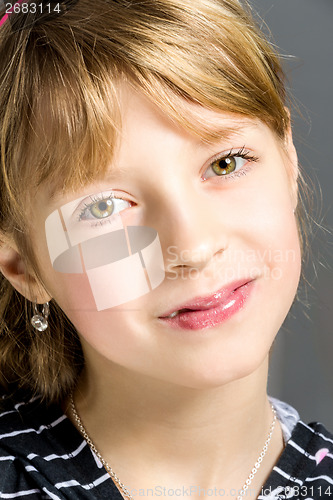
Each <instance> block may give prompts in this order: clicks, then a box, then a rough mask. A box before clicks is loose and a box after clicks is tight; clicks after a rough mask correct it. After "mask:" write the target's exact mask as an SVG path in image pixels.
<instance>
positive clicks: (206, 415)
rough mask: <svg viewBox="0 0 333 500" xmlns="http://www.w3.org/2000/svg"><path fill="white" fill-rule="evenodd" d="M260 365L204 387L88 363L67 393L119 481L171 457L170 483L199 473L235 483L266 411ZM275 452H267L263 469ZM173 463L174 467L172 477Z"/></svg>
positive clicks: (157, 470)
mask: <svg viewBox="0 0 333 500" xmlns="http://www.w3.org/2000/svg"><path fill="white" fill-rule="evenodd" d="M267 367H268V360H267V359H266V360H265V362H264V363H263V364H262V365H261V366H260V367H259V368H258V369H257V370H256V371H255V372H254V373H252V374H251V375H250V376H247V377H244V378H242V379H240V380H237V381H234V382H232V383H229V384H226V385H224V386H221V387H214V388H209V389H193V388H188V387H182V386H181V385H179V386H175V385H173V384H170V383H166V382H161V381H159V380H153V379H151V378H148V377H145V376H139V375H138V374H137V373H135V374H134V373H132V372H129V371H128V370H125V369H123V368H122V367H120V366H119V365H117V366H112V376H111V370H110V376H108V373H109V372H108V371H107V370H105V371H103V370H101V369H100V366H99V368H98V370H96V372H95V371H94V370H93V367H90V370H86V371H85V372H84V373H83V375H82V377H81V380H80V383H79V386H78V388H77V390H76V392H75V394H74V398H75V402H76V406H77V409H78V412H79V414H80V416H81V417H82V420H83V423H84V425H85V427H86V430H87V431H88V434H89V435H90V437H91V438H92V440H93V441H94V443H95V444H96V446H97V448H98V449H99V451H100V453H101V454H102V456H103V458H105V459H106V461H107V462H109V463H110V464H111V466H113V465H112V464H115V465H114V468H115V470H116V472H117V473H118V474H119V476H120V477H121V479H122V481H123V482H124V483H125V484H132V485H133V484H136V483H137V481H138V477H139V478H141V480H143V477H144V476H145V470H146V468H149V472H150V474H153V476H152V477H154V478H161V477H163V471H164V470H165V466H166V465H167V464H169V467H170V464H172V467H171V472H170V474H169V475H168V478H167V479H165V481H171V483H172V484H174V483H175V482H177V481H178V482H179V480H180V477H182V478H183V482H184V478H188V482H190V481H192V482H193V480H194V478H201V484H205V485H207V487H209V486H208V485H211V484H214V483H216V481H219V482H221V481H223V478H225V481H228V480H229V482H230V481H231V482H232V480H234V481H237V480H238V482H237V484H236V485H235V487H237V488H240V487H242V485H243V483H242V484H239V481H240V479H239V477H242V478H244V480H245V479H246V477H247V476H248V474H249V472H250V471H251V469H252V467H253V465H254V463H255V462H256V460H257V458H258V454H259V453H260V451H261V449H262V446H263V444H264V442H265V440H266V438H267V435H268V431H269V428H270V425H271V422H272V418H273V414H272V411H271V408H270V405H269V403H268V400H267V394H266V381H267ZM101 372H102V373H103V377H100V376H99V375H98V374H100V373H101ZM281 441H282V439H281V436H280V437H279V453H280V452H281ZM276 458H277V457H276V456H275V458H274V457H271V460H267V464H270V467H269V469H270V468H271V465H272V464H273V465H274V463H275V459H276ZM271 462H272V464H271ZM138 464H145V465H144V466H139V465H138ZM174 471H181V472H179V476H178V478H177V472H176V473H174ZM235 471H236V473H235ZM240 471H242V472H240ZM243 471H244V472H243ZM246 471H247V472H246ZM230 478H231V479H230ZM150 480H151V479H150ZM148 482H149V481H148ZM157 482H161V481H157ZM196 484H198V479H197V480H196Z"/></svg>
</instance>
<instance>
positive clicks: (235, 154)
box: [204, 146, 259, 181]
mask: <svg viewBox="0 0 333 500" xmlns="http://www.w3.org/2000/svg"><path fill="white" fill-rule="evenodd" d="M227 158H243V159H244V160H248V162H249V163H250V164H251V163H255V162H257V161H259V158H258V156H255V155H253V154H251V153H250V152H249V151H247V150H246V148H245V146H243V147H242V148H241V149H239V151H237V152H236V151H235V150H233V149H230V151H229V152H228V153H227V154H222V155H221V154H219V155H216V156H215V157H213V159H212V160H211V161H210V164H209V166H208V168H209V167H211V166H212V164H213V163H215V162H216V161H219V160H226V159H227ZM251 167H252V165H247V166H245V167H242V168H241V169H240V170H237V171H236V172H232V173H231V174H226V175H220V176H219V175H217V174H215V176H212V177H215V178H218V179H220V178H223V181H231V180H235V179H237V178H239V177H242V176H244V175H246V174H247V173H248V172H249V171H250V169H251ZM208 168H207V169H206V170H208ZM212 177H209V178H212ZM204 180H207V179H204Z"/></svg>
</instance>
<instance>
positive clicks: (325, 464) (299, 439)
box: [288, 420, 333, 493]
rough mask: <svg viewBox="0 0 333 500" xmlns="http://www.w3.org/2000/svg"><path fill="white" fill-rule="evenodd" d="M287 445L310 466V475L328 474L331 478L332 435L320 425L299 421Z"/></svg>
mask: <svg viewBox="0 0 333 500" xmlns="http://www.w3.org/2000/svg"><path fill="white" fill-rule="evenodd" d="M288 445H290V446H291V447H293V448H294V449H295V450H296V451H297V452H298V453H299V454H300V455H299V458H300V459H301V458H302V456H303V462H304V463H309V465H311V466H312V467H309V469H311V471H312V474H314V473H315V474H318V472H320V473H328V474H329V477H331V478H333V434H332V433H331V432H330V431H328V430H327V429H326V427H325V426H324V425H323V424H322V423H320V422H311V423H309V424H305V423H304V422H303V421H302V420H299V422H298V424H297V426H296V427H295V430H294V432H293V433H292V435H291V438H290V439H289V441H288ZM332 485H333V482H332ZM332 493H333V491H332Z"/></svg>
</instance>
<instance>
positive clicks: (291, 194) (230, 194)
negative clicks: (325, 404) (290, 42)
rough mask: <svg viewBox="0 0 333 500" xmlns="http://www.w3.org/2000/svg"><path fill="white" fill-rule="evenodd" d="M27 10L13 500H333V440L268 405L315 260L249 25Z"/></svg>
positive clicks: (9, 251)
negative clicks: (308, 265) (274, 356)
mask: <svg viewBox="0 0 333 500" xmlns="http://www.w3.org/2000/svg"><path fill="white" fill-rule="evenodd" d="M63 3H64V2H61V3H60V4H63ZM60 4H59V6H60V7H61V6H62V5H60ZM20 5H22V9H21V10H20V9H16V10H17V12H16V13H15V11H14V12H12V13H10V14H9V16H12V17H10V19H7V21H6V22H3V24H2V26H1V29H0V50H1V57H0V72H1V84H0V85H1V92H0V99H1V105H0V110H1V111H0V117H1V118H0V132H1V133H0V152H1V174H2V182H1V249H0V266H1V271H2V274H3V276H4V278H3V282H2V293H1V317H2V320H1V329H2V332H1V349H0V352H1V358H0V360H1V370H0V372H1V386H2V390H3V394H4V396H3V401H2V414H1V416H0V425H1V428H0V435H1V444H0V467H1V475H0V492H1V493H0V495H1V498H16V497H18V498H19V497H23V498H26V499H29V500H32V499H46V498H47V499H50V498H51V499H67V498H71V499H83V498H87V499H88V498H89V499H91V498H103V499H110V498H114V499H121V498H122V497H124V498H133V499H135V498H138V497H149V496H163V497H164V496H165V497H172V496H180V497H191V499H198V498H200V497H204V496H225V497H227V496H229V497H235V498H242V497H244V496H251V497H253V498H259V499H261V498H270V499H275V498H298V499H299V498H313V499H319V498H321V496H330V495H331V494H332V488H333V465H332V458H333V455H332V453H333V436H332V435H331V434H330V433H329V432H328V431H327V430H326V429H325V428H324V427H323V426H322V425H321V424H319V423H312V424H310V425H306V424H304V423H303V422H302V421H301V420H300V417H299V415H298V413H297V411H296V410H295V409H294V408H292V407H290V406H289V405H287V404H285V403H283V402H281V401H278V400H276V399H274V398H272V397H268V395H267V390H266V384H267V370H268V358H269V351H270V347H271V345H272V343H273V341H274V338H275V336H276V334H277V332H278V330H279V328H280V326H281V325H282V323H283V321H284V319H285V317H286V315H287V313H288V311H289V309H290V307H291V305H292V303H293V301H294V298H295V295H296V291H297V288H298V284H299V279H300V274H301V260H302V256H303V255H304V251H305V250H306V248H305V246H306V245H304V239H305V238H304V237H303V231H304V225H303V222H302V220H303V219H302V211H301V207H302V202H300V201H299V190H300V188H301V187H302V178H301V175H300V172H299V169H298V164H297V156H296V152H295V149H294V146H293V142H292V136H291V130H290V119H289V112H288V109H287V108H286V107H285V90H284V86H283V75H282V72H281V68H280V64H279V60H278V58H277V56H276V54H275V53H274V52H273V49H272V48H271V47H270V46H269V45H268V43H267V42H266V41H265V40H264V38H263V36H262V35H261V34H260V32H259V31H258V30H257V28H256V26H255V24H254V22H253V20H252V19H251V15H250V12H249V9H247V8H246V7H245V6H243V7H242V6H241V5H240V3H239V2H238V0H198V1H196V2H195V3H194V4H193V2H191V1H190V0H154V1H151V0H145V1H144V2H142V1H139V0H134V1H131V2H128V1H127V0H118V1H115V0H114V1H111V0H95V2H90V1H89V0H80V1H79V2H78V3H76V4H75V3H74V4H73V5H72V6H71V8H70V9H68V10H67V12H63V11H62V12H59V16H57V15H54V12H52V15H51V17H48V16H44V17H43V19H42V20H41V19H39V18H38V15H37V14H36V13H35V12H33V10H34V9H35V7H36V4H33V3H29V2H28V3H25V4H20ZM23 5H25V6H26V7H25V10H23ZM34 5H35V7H33V6H34ZM41 5H43V4H41ZM50 5H51V4H50ZM52 5H53V4H52ZM37 7H38V8H39V6H38V5H37ZM60 11H61V9H60ZM60 14H63V15H61V16H60ZM303 217H304V215H303ZM27 304H28V305H27ZM29 304H30V305H29Z"/></svg>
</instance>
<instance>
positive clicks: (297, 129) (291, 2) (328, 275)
mask: <svg viewBox="0 0 333 500" xmlns="http://www.w3.org/2000/svg"><path fill="white" fill-rule="evenodd" d="M251 5H253V7H254V9H255V10H256V11H257V12H258V13H259V14H260V17H261V18H262V20H263V21H265V23H267V26H269V29H270V31H271V36H272V39H273V41H274V43H275V44H276V45H277V46H278V48H279V52H280V53H282V54H283V55H285V56H293V57H287V58H284V68H285V71H286V73H287V77H288V86H289V88H290V91H291V93H292V95H293V96H294V100H295V102H296V104H297V106H298V108H299V110H300V111H301V113H302V115H303V117H300V116H299V114H298V112H297V111H292V118H293V123H294V127H293V128H294V141H295V145H296V148H297V150H298V156H299V161H300V163H301V165H302V167H303V169H304V170H305V171H307V172H308V173H309V174H310V175H311V177H312V178H314V179H317V185H318V184H319V186H320V188H317V189H318V191H319V203H317V211H316V219H317V222H318V221H319V222H321V224H322V225H325V226H326V227H329V228H330V229H331V230H332V227H333V220H332V219H333V210H332V183H333V151H332V147H333V125H332V121H333V29H332V21H333V1H332V0H251ZM264 30H265V31H266V33H267V28H265V27H264ZM320 189H321V191H322V202H320ZM320 205H321V208H320ZM332 248H333V236H332V235H331V234H329V233H327V232H325V231H324V230H321V229H319V228H318V227H317V226H315V238H314V240H313V243H312V249H313V257H312V258H311V261H310V263H309V264H308V265H307V266H306V271H307V278H308V280H309V282H310V283H311V284H312V287H313V288H311V287H308V292H307V296H306V294H305V292H304V288H303V292H302V294H301V296H302V298H303V299H305V300H306V301H307V303H308V306H304V305H301V304H299V303H297V304H295V305H294V306H293V307H292V309H291V312H290V315H289V317H288V318H287V320H286V322H285V323H284V326H283V327H282V329H281V330H280V332H279V334H278V336H277V340H276V342H275V345H274V348H273V353H272V359H271V368H270V375H269V383H268V393H269V394H271V395H272V396H275V397H278V398H280V399H282V400H284V401H286V402H288V403H290V404H292V405H294V406H295V407H296V408H297V410H298V411H299V413H300V415H301V418H302V419H303V420H304V421H306V422H311V421H314V420H316V421H318V420H319V421H321V422H323V423H324V425H325V426H326V427H327V428H328V429H329V430H330V431H332V432H333V363H332V358H333V327H332V324H333V312H332V297H333V272H332V267H333V254H332ZM306 316H309V318H307V317H306Z"/></svg>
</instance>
